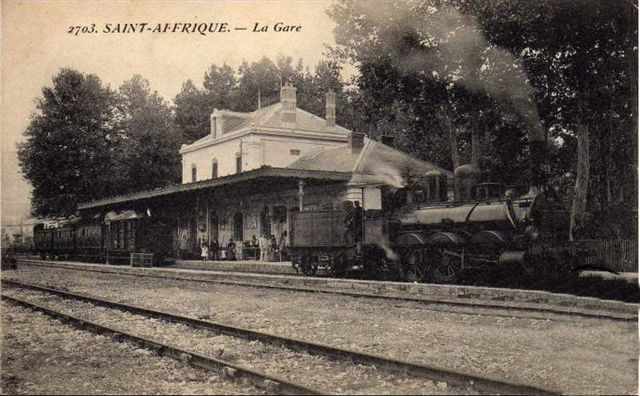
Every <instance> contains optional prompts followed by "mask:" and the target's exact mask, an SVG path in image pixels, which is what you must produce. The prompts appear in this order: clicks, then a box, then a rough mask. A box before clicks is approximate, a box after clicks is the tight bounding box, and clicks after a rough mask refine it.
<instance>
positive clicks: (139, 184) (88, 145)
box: [18, 69, 180, 217]
mask: <svg viewBox="0 0 640 396" xmlns="http://www.w3.org/2000/svg"><path fill="white" fill-rule="evenodd" d="M173 125H174V121H173V114H172V111H171V108H170V107H169V105H168V104H167V103H165V102H164V100H163V99H162V98H160V97H159V96H158V95H157V93H155V92H154V93H151V92H150V88H149V82H148V81H146V80H144V79H143V78H142V77H140V76H134V77H133V78H132V79H131V80H129V81H126V82H125V83H123V84H122V86H121V87H120V89H119V90H118V91H117V92H115V91H112V90H111V89H109V88H108V87H104V86H103V85H102V83H101V81H100V79H99V78H98V77H97V76H95V75H91V74H90V75H86V74H82V73H80V72H77V71H75V70H71V69H62V70H61V71H60V72H59V73H58V74H57V75H55V76H54V78H53V86H52V87H45V88H43V90H42V98H40V99H39V100H38V104H37V110H36V112H34V113H33V115H32V118H31V122H30V124H29V126H28V128H27V130H26V131H25V137H26V140H25V142H24V143H22V144H21V145H20V146H19V149H18V157H19V160H20V166H21V168H22V172H23V173H24V175H25V176H26V178H27V179H28V180H29V181H30V182H31V184H32V186H33V196H32V211H33V213H34V215H36V216H43V217H46V216H67V215H70V214H73V213H75V211H76V208H77V204H78V203H80V202H86V201H91V200H96V199H101V198H105V197H109V196H113V195H118V194H122V193H126V192H130V191H135V190H139V189H144V188H152V187H158V186H162V185H166V184H169V183H175V182H178V181H179V174H180V173H179V172H180V167H179V166H180V158H179V154H178V149H179V144H180V137H179V135H178V134H177V132H176V130H175V128H174V126H173Z"/></svg>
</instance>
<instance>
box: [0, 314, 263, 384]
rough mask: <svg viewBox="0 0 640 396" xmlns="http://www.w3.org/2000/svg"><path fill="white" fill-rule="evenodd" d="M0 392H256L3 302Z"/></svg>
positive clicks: (217, 376) (174, 361)
mask: <svg viewBox="0 0 640 396" xmlns="http://www.w3.org/2000/svg"><path fill="white" fill-rule="evenodd" d="M1 304H2V305H1V306H2V329H3V331H2V333H3V334H2V335H3V337H2V382H1V385H2V394H30V395H33V394H79V395H85V394H186V395H191V394H199V395H203V394H215V395H227V394H256V393H261V391H260V390H259V389H257V388H255V387H253V386H249V385H241V384H238V383H235V382H231V381H229V380H226V379H225V378H223V377H221V376H219V375H218V374H216V373H214V372H211V371H205V370H202V369H197V368H193V367H190V366H187V365H185V364H183V363H181V362H178V361H176V360H173V359H170V358H165V357H160V356H156V355H154V354H152V353H151V352H149V351H147V350H144V349H140V348H138V347H136V346H135V345H132V344H129V343H117V342H114V341H113V340H112V339H111V338H110V337H106V336H102V335H96V334H93V333H90V332H87V331H81V330H77V329H75V328H73V327H71V326H69V325H66V324H63V323H62V322H60V321H58V320H55V319H51V318H49V317H48V316H46V315H44V314H41V313H39V312H33V311H31V310H28V309H26V308H22V307H17V306H15V305H12V304H9V303H6V302H2V303H1Z"/></svg>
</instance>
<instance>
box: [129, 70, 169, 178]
mask: <svg viewBox="0 0 640 396" xmlns="http://www.w3.org/2000/svg"><path fill="white" fill-rule="evenodd" d="M119 102H120V103H119V110H120V120H121V121H120V127H121V131H122V141H123V145H122V158H121V161H119V162H120V165H121V166H120V167H121V168H122V169H123V172H124V174H125V177H126V180H125V182H124V184H125V186H126V188H127V190H129V191H136V190H146V189H151V188H155V187H161V186H165V185H168V184H174V183H178V182H179V181H180V175H181V169H180V164H181V160H180V154H179V149H180V144H181V136H180V135H179V132H178V131H177V129H176V127H175V125H174V121H173V115H172V112H171V108H170V107H169V105H168V103H166V102H165V101H164V99H163V98H161V97H160V96H159V95H158V93H157V92H155V91H154V92H151V88H150V84H149V81H148V80H146V79H144V78H143V77H142V76H140V75H134V76H133V77H132V78H131V79H130V80H128V81H125V82H124V83H123V84H122V85H121V86H120V89H119Z"/></svg>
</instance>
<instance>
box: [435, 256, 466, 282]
mask: <svg viewBox="0 0 640 396" xmlns="http://www.w3.org/2000/svg"><path fill="white" fill-rule="evenodd" d="M438 255H439V256H440V257H439V259H438V260H437V261H436V263H435V265H434V267H433V272H432V276H433V280H434V281H435V282H436V283H451V282H455V281H456V280H458V275H460V271H461V270H462V267H463V263H464V251H460V252H457V251H453V250H448V249H441V250H440V251H439V254H438Z"/></svg>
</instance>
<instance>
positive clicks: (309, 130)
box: [79, 85, 452, 259]
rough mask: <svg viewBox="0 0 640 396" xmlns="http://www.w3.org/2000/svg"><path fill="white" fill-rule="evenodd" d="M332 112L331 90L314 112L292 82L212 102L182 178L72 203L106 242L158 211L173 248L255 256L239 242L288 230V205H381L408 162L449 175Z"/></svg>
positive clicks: (118, 239)
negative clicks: (236, 108) (228, 103)
mask: <svg viewBox="0 0 640 396" xmlns="http://www.w3.org/2000/svg"><path fill="white" fill-rule="evenodd" d="M335 114H336V104H335V94H334V93H332V92H328V93H327V94H326V113H325V118H321V117H318V116H315V115H313V114H311V113H309V112H306V111H304V110H302V109H300V108H298V107H297V105H296V89H295V87H293V86H290V85H285V86H283V87H282V89H281V94H280V102H278V103H275V104H273V105H270V106H267V107H263V108H259V109H257V110H255V111H253V112H248V113H239V112H232V111H228V110H220V109H213V111H212V114H211V117H210V123H211V132H210V133H209V134H208V135H207V136H205V137H203V138H201V139H199V140H197V141H195V142H193V143H191V144H189V145H183V146H182V147H181V149H180V154H181V156H182V183H181V184H178V185H172V186H167V187H163V188H159V189H155V190H149V191H140V192H136V193H133V194H128V195H123V196H117V197H112V198H108V199H102V200H99V201H93V202H87V203H83V204H81V205H80V206H79V209H80V211H81V212H83V217H84V216H85V215H86V216H87V217H94V218H102V219H104V221H105V223H106V224H107V226H108V227H114V229H112V230H110V232H109V233H108V235H109V237H108V238H109V241H107V244H108V245H109V247H114V248H117V247H120V248H122V246H127V240H128V235H131V234H132V233H133V230H132V229H131V227H133V226H121V227H120V226H118V225H117V224H118V220H119V219H122V218H123V217H126V218H128V219H136V218H145V217H156V218H159V219H162V221H163V222H165V223H166V224H168V225H169V227H168V228H169V229H170V230H171V231H170V232H171V234H172V235H171V238H170V239H171V244H172V250H173V251H174V253H175V256H176V257H181V258H189V257H197V255H198V254H199V251H200V245H201V244H202V243H210V242H211V241H214V240H215V241H217V242H218V244H219V245H220V246H226V245H227V244H228V242H229V241H230V240H231V239H233V240H234V241H235V243H236V246H237V248H236V257H238V258H241V259H255V254H254V253H253V252H252V250H251V249H245V248H244V245H247V244H248V242H249V241H251V240H252V239H253V237H256V238H258V237H260V236H261V235H267V236H269V235H274V236H275V238H276V239H277V240H278V241H279V240H280V239H281V238H288V237H289V235H290V232H289V219H290V213H291V212H292V211H304V210H314V209H321V208H326V209H329V208H339V207H341V205H343V203H344V201H346V200H350V201H359V202H360V204H361V205H362V206H363V207H364V208H365V209H366V210H371V209H381V207H382V196H383V191H384V189H385V188H399V187H402V186H403V184H404V180H403V174H404V173H405V171H407V170H410V172H411V173H413V174H425V173H427V172H438V173H441V174H442V175H446V176H448V177H451V176H452V174H451V172H450V171H448V170H445V169H442V168H439V167H437V166H435V165H433V164H431V163H429V162H425V161H421V160H418V159H415V158H413V157H411V156H409V155H407V154H406V153H403V152H400V151H398V150H395V149H393V148H392V147H389V146H387V145H385V144H383V143H381V142H377V141H374V140H371V139H369V138H367V137H366V136H365V135H364V134H361V133H357V132H354V131H350V130H348V129H346V128H343V127H341V126H339V125H336V123H335ZM114 219H115V220H114ZM119 227H120V228H122V229H120V228H119Z"/></svg>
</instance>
